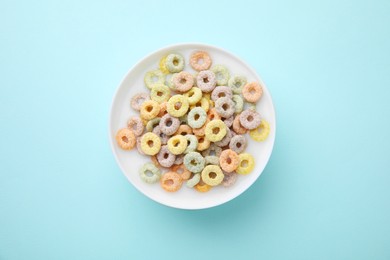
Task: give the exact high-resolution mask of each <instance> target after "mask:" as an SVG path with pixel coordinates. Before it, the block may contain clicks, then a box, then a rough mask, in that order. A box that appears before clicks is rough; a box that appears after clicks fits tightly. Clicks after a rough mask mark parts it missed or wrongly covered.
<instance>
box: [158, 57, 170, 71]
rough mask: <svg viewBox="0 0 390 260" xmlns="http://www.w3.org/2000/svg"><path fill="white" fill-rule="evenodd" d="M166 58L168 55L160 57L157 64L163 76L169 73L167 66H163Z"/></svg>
mask: <svg viewBox="0 0 390 260" xmlns="http://www.w3.org/2000/svg"><path fill="white" fill-rule="evenodd" d="M167 56H168V55H165V56H164V57H162V58H161V60H160V63H159V67H160V70H161V72H162V73H164V74H168V73H169V70H168V69H167V65H166V64H165V62H166V61H167Z"/></svg>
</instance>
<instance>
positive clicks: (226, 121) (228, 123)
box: [223, 116, 234, 127]
mask: <svg viewBox="0 0 390 260" xmlns="http://www.w3.org/2000/svg"><path fill="white" fill-rule="evenodd" d="M233 120H234V116H231V117H229V118H225V119H224V120H223V122H224V123H225V125H226V126H227V127H231V126H232V125H233Z"/></svg>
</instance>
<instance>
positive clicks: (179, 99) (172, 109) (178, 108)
mask: <svg viewBox="0 0 390 260" xmlns="http://www.w3.org/2000/svg"><path fill="white" fill-rule="evenodd" d="M188 108H189V104H188V100H187V98H186V97H184V96H183V95H174V96H172V97H171V98H170V99H169V100H168V103H167V111H168V113H169V114H170V115H171V116H173V117H181V116H183V115H185V114H186V113H187V111H188Z"/></svg>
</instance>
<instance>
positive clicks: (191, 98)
mask: <svg viewBox="0 0 390 260" xmlns="http://www.w3.org/2000/svg"><path fill="white" fill-rule="evenodd" d="M183 96H185V97H186V98H187V100H188V104H189V105H194V104H196V103H197V102H199V101H200V99H201V98H202V90H200V88H197V87H193V88H191V89H190V90H188V91H187V92H186V93H184V94H183Z"/></svg>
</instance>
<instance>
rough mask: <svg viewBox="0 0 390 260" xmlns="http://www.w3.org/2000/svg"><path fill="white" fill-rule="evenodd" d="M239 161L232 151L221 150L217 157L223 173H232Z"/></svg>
mask: <svg viewBox="0 0 390 260" xmlns="http://www.w3.org/2000/svg"><path fill="white" fill-rule="evenodd" d="M239 162H240V159H239V157H238V155H237V153H236V152H235V151H233V150H230V149H227V150H223V151H222V153H221V156H220V157H219V165H221V168H222V170H224V171H225V172H232V171H234V170H235V169H237V167H238V164H239Z"/></svg>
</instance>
